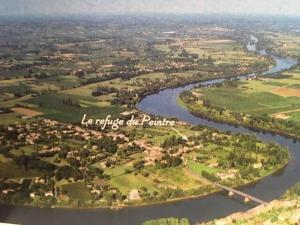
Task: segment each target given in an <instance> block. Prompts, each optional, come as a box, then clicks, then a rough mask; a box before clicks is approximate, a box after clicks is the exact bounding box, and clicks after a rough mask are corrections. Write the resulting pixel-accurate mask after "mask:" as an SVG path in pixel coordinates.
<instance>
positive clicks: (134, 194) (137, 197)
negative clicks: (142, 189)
mask: <svg viewBox="0 0 300 225" xmlns="http://www.w3.org/2000/svg"><path fill="white" fill-rule="evenodd" d="M128 198H129V200H131V201H138V200H140V199H141V197H140V193H139V190H138V189H132V190H131V191H130V193H129V197H128Z"/></svg>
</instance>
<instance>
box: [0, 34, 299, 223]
mask: <svg viewBox="0 0 300 225" xmlns="http://www.w3.org/2000/svg"><path fill="white" fill-rule="evenodd" d="M251 38H252V39H253V40H255V41H254V42H255V43H256V42H257V39H256V38H255V37H251ZM247 48H248V50H249V51H255V50H256V45H255V44H250V43H249V44H248V46H247ZM259 54H267V53H266V52H265V51H260V52H259ZM270 56H271V57H273V58H274V60H275V61H276V66H274V67H272V68H270V69H269V70H268V71H266V72H264V73H263V74H268V73H274V72H279V71H281V70H286V69H289V68H290V67H292V66H293V65H295V64H296V63H297V62H296V61H295V60H293V59H289V58H282V57H278V56H273V55H270ZM242 78H243V77H241V79H242ZM217 82H223V79H218V80H211V81H206V82H202V83H201V84H212V83H217ZM195 85H198V84H193V85H187V86H184V87H179V88H174V89H166V90H163V91H160V92H158V93H155V94H152V95H149V96H147V97H146V98H144V99H143V100H142V101H141V102H140V103H139V104H138V105H137V108H138V109H139V110H141V111H144V112H147V113H151V114H155V115H159V116H165V117H176V118H178V119H179V120H182V121H186V122H188V123H190V124H193V125H205V126H209V127H212V128H216V129H219V130H222V131H231V132H240V133H251V134H254V135H256V136H257V137H259V138H260V139H262V140H263V141H274V142H277V143H279V144H280V145H282V146H284V147H287V148H288V149H289V153H290V157H291V159H290V161H289V163H288V165H287V166H286V167H285V168H284V169H283V170H282V171H280V172H279V173H277V174H274V175H271V176H268V177H266V178H264V179H263V180H261V181H259V182H257V183H255V184H252V185H249V186H247V187H244V188H241V190H242V191H243V192H246V193H248V194H251V195H253V196H255V197H258V198H260V199H262V200H265V201H271V200H273V199H275V198H278V197H280V195H282V194H283V193H284V192H285V191H286V190H287V189H288V188H289V187H290V186H292V185H294V184H295V183H297V182H298V181H300V166H299V165H300V142H298V141H297V142H295V141H293V140H292V139H289V138H286V137H283V136H280V135H272V134H270V133H262V132H258V131H251V130H249V129H247V128H244V127H235V126H231V125H227V124H223V123H217V122H213V121H209V120H206V119H203V118H199V117H196V116H194V115H192V114H191V113H190V112H189V111H188V110H186V109H184V108H182V107H181V106H179V105H178V104H177V98H178V95H179V94H180V93H181V92H182V91H184V90H189V89H191V88H193V87H194V86H195ZM251 207H253V206H252V205H246V204H244V203H243V201H242V200H241V199H236V198H228V197H227V196H226V195H225V194H224V193H216V194H213V195H210V196H207V197H204V198H195V199H187V200H182V201H178V202H172V203H166V204H158V205H150V206H140V207H129V208H123V209H120V210H111V209H87V210H76V209H46V208H45V209H43V208H35V207H22V206H9V205H5V204H2V205H0V221H1V222H10V223H17V224H22V225H140V224H141V223H142V222H143V221H145V220H149V219H156V218H161V217H171V216H173V217H187V218H188V219H189V220H190V221H191V222H192V223H195V222H201V221H208V220H212V219H215V218H220V217H224V216H227V215H229V214H231V213H234V212H237V211H244V210H248V209H250V208H251Z"/></svg>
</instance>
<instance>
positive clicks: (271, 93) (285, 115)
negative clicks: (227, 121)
mask: <svg viewBox="0 0 300 225" xmlns="http://www.w3.org/2000/svg"><path fill="white" fill-rule="evenodd" d="M288 75H290V76H291V77H288V78H284V79H271V78H263V79H259V80H249V81H238V82H235V84H236V85H237V86H236V87H226V86H222V87H213V88H201V89H198V90H197V92H199V93H200V94H201V95H203V97H204V98H206V99H208V100H209V101H210V103H211V104H212V105H213V106H217V107H221V108H225V109H228V110H230V111H234V112H244V113H247V114H251V115H266V114H267V115H271V116H274V117H277V118H281V119H288V120H292V121H297V122H300V91H299V86H300V80H299V78H300V71H298V70H296V71H292V72H289V73H288ZM298 110H299V111H298Z"/></svg>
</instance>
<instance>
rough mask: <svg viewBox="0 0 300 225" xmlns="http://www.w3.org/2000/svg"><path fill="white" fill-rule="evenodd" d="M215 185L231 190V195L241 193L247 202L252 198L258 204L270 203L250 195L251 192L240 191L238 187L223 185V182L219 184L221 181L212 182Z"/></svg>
mask: <svg viewBox="0 0 300 225" xmlns="http://www.w3.org/2000/svg"><path fill="white" fill-rule="evenodd" d="M212 184H213V185H214V186H216V187H218V188H221V189H223V190H226V191H228V192H229V196H233V195H234V194H237V195H240V196H242V197H244V199H245V202H249V201H250V200H252V201H254V202H256V203H258V204H261V205H268V204H269V203H267V202H265V201H263V200H261V199H258V198H256V197H253V196H252V195H249V194H246V193H244V192H241V191H238V190H236V189H233V188H230V187H227V186H225V185H222V184H219V183H216V182H214V183H212Z"/></svg>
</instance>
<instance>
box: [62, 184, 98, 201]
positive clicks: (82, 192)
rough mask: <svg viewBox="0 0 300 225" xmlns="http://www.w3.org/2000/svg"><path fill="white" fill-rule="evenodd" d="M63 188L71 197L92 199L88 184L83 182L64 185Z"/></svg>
mask: <svg viewBox="0 0 300 225" xmlns="http://www.w3.org/2000/svg"><path fill="white" fill-rule="evenodd" d="M62 189H63V190H64V191H65V192H67V195H68V196H69V197H70V198H71V199H77V200H90V199H92V195H91V193H90V192H89V190H88V189H87V188H86V185H85V184H84V183H83V182H77V183H70V184H65V185H63V186H62Z"/></svg>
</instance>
